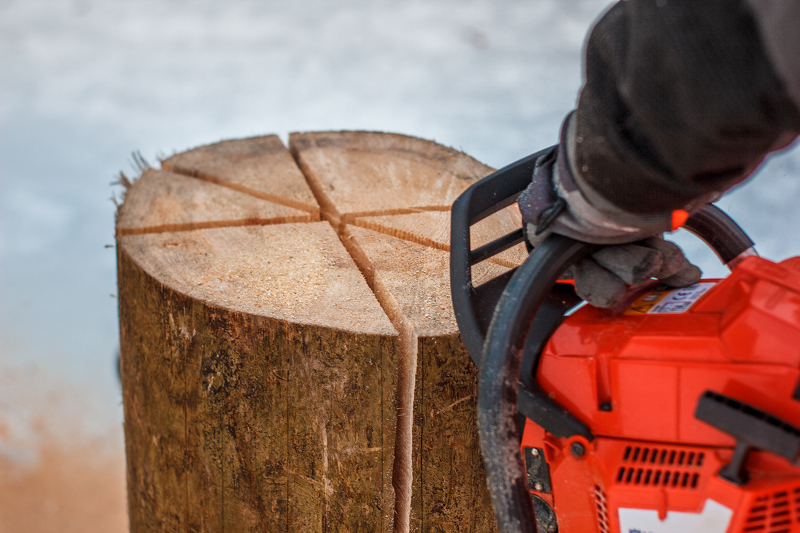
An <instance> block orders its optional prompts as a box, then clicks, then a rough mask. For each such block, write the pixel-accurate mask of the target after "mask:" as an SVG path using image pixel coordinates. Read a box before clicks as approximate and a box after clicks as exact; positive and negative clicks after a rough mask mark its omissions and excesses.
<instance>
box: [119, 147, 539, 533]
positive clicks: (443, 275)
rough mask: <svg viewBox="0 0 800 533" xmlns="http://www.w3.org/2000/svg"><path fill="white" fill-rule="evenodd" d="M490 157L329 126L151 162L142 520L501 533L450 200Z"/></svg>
mask: <svg viewBox="0 0 800 533" xmlns="http://www.w3.org/2000/svg"><path fill="white" fill-rule="evenodd" d="M490 171H491V169H489V168H488V167H486V166H484V165H482V164H480V163H478V162H477V161H475V160H473V159H471V158H470V157H468V156H466V155H464V154H462V153H459V152H456V151H454V150H451V149H448V148H445V147H442V146H440V145H437V144H435V143H432V142H430V141H424V140H420V139H415V138H411V137H405V136H401V135H392V134H380V133H364V132H329V133H302V134H292V135H291V137H290V146H289V150H287V149H286V148H285V147H284V146H283V144H282V143H281V141H280V139H279V138H278V137H276V136H267V137H256V138H252V139H244V140H237V141H225V142H222V143H218V144H214V145H209V146H205V147H201V148H197V149H194V150H191V151H188V152H185V153H182V154H178V155H175V156H173V157H171V158H169V159H167V160H165V161H163V162H162V165H161V170H152V169H151V170H147V171H146V172H144V173H143V175H142V176H141V177H140V178H139V179H138V180H137V181H136V182H135V183H134V184H133V186H132V187H131V188H130V189H129V190H128V191H127V194H126V198H125V202H124V204H123V205H122V206H121V207H120V209H119V212H118V216H117V241H118V246H117V249H118V264H119V297H120V298H119V301H120V331H121V363H122V364H121V369H122V379H123V398H124V406H125V435H126V449H127V458H128V459H127V460H128V495H129V507H130V521H131V531H133V532H139V531H237V532H238V531H282V532H285V531H290V532H306V531H309V532H338V531H342V532H345V531H347V532H357V531H375V532H388V531H396V532H400V533H404V532H406V531H425V532H427V531H491V530H493V529H494V519H493V515H492V510H491V503H490V501H489V498H488V493H487V490H486V484H485V481H484V478H483V475H484V474H483V468H482V463H481V458H480V452H479V446H478V439H477V430H476V426H475V400H476V384H477V371H476V369H475V368H474V365H472V363H471V362H470V360H469V356H468V354H467V352H466V350H465V348H464V346H463V343H462V342H461V340H460V338H459V336H458V331H457V327H456V324H455V319H454V316H453V310H452V303H451V301H450V296H449V279H448V277H449V276H448V254H447V249H448V246H447V243H448V240H449V206H450V205H451V204H452V202H453V200H454V199H455V198H456V197H457V196H458V195H459V194H460V193H461V192H462V191H463V190H465V189H466V188H467V187H468V186H469V185H470V184H471V183H473V182H474V181H476V180H477V179H478V178H480V177H483V176H484V175H486V174H488V173H489V172H490ZM515 209H516V208H513V207H512V208H509V209H507V210H506V211H504V212H503V213H502V215H501V216H499V217H493V220H492V221H491V222H488V223H486V224H483V225H482V226H481V227H479V228H478V229H476V230H475V232H474V234H473V239H474V240H475V242H476V244H480V243H481V242H485V241H487V240H488V239H490V238H492V237H493V236H499V235H500V234H502V233H505V232H506V231H508V230H509V229H511V228H513V227H516V225H518V224H519V220H518V217H519V214H518V211H516V210H515ZM523 256H524V253H523V251H521V250H520V249H519V248H516V249H512V250H509V251H507V252H505V253H504V254H503V255H502V257H499V258H496V259H494V260H493V261H487V262H484V263H482V264H481V265H480V266H479V267H476V269H475V272H474V275H475V276H477V277H478V278H487V277H493V276H495V275H497V274H498V273H501V272H504V271H505V270H507V269H508V268H509V267H513V266H514V265H515V264H518V263H519V262H520V261H521V260H522V258H523Z"/></svg>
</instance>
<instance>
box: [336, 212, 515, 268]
mask: <svg viewBox="0 0 800 533" xmlns="http://www.w3.org/2000/svg"><path fill="white" fill-rule="evenodd" d="M402 214H406V213H402ZM346 216H347V215H345V216H343V217H342V222H343V223H344V222H345V217H346ZM349 223H350V224H351V225H353V226H358V227H360V228H364V229H368V230H372V231H377V232H378V233H383V234H384V235H390V236H392V237H397V238H398V239H402V240H404V241H408V242H413V243H415V244H421V245H422V246H428V247H430V248H435V249H437V250H442V251H444V252H450V246H449V245H447V244H444V243H441V242H437V241H435V240H433V239H429V238H427V237H423V236H421V235H418V234H416V233H411V232H410V231H405V230H401V229H397V228H392V227H390V226H385V225H383V224H378V223H377V222H372V221H368V220H363V219H361V218H356V219H353V220H352V221H350V222H349ZM488 261H489V262H490V263H494V264H496V265H500V266H502V267H506V268H516V267H517V266H518V265H517V264H515V263H513V262H511V261H508V260H506V259H503V258H502V257H497V256H495V257H490V258H489V259H488Z"/></svg>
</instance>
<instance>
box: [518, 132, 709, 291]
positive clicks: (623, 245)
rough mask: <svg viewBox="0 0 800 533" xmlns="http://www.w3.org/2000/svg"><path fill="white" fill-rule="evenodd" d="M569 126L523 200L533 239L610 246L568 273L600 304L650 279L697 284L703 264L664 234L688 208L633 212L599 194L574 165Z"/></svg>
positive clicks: (544, 158)
mask: <svg viewBox="0 0 800 533" xmlns="http://www.w3.org/2000/svg"><path fill="white" fill-rule="evenodd" d="M569 127H570V117H567V120H566V121H565V126H564V128H563V130H562V138H561V143H560V144H559V145H558V146H557V147H554V149H553V150H551V151H550V152H548V153H547V154H545V155H544V156H542V157H541V158H540V159H539V160H538V161H537V162H536V166H535V168H534V171H533V180H532V182H531V185H530V186H529V187H528V188H527V189H526V190H525V191H524V192H523V193H522V194H521V195H520V197H519V199H518V203H519V207H520V211H521V212H522V218H523V221H524V222H525V224H526V233H527V236H528V240H530V242H531V244H533V246H536V245H538V244H540V243H541V242H542V241H544V239H545V238H546V237H547V236H548V235H549V234H550V233H558V234H561V235H565V236H567V237H571V238H573V239H576V240H579V241H583V242H589V243H595V244H604V245H607V246H604V247H602V248H600V250H598V251H597V252H595V253H594V254H592V256H591V257H589V258H587V259H585V260H583V261H582V262H580V263H578V264H577V265H575V266H573V267H571V268H570V271H568V272H566V273H565V276H567V277H572V278H573V279H574V280H575V288H576V292H577V294H578V296H580V297H581V298H583V299H585V300H587V301H588V302H589V303H590V304H592V305H594V306H596V307H611V306H613V305H614V304H615V303H617V302H618V301H619V300H620V299H621V298H622V297H623V296H624V294H625V292H626V290H627V286H630V285H637V284H639V283H642V282H645V281H647V280H649V279H650V278H657V279H659V280H660V281H662V282H664V283H665V284H667V285H671V286H673V287H685V286H687V285H691V284H693V283H696V282H697V281H698V280H699V279H700V276H701V274H702V272H701V271H700V269H699V268H697V267H696V266H694V265H692V264H691V263H689V262H688V261H687V260H686V258H685V257H684V255H683V252H682V251H681V249H680V248H678V246H676V245H675V244H673V243H671V242H668V241H665V240H664V239H663V238H662V237H661V235H662V234H663V233H664V232H665V231H672V230H673V229H675V226H676V225H678V226H679V225H682V223H683V222H685V220H686V218H687V217H688V212H687V211H681V212H674V213H655V214H650V215H641V214H634V213H628V212H625V211H623V210H621V209H619V208H617V207H616V206H613V205H611V204H610V203H609V202H607V201H606V200H605V199H603V198H602V197H601V196H599V195H598V194H597V193H594V192H593V191H592V189H591V188H590V187H589V186H588V185H587V184H585V183H581V182H582V180H581V178H580V175H579V174H578V173H577V172H574V171H573V169H572V168H571V166H570V164H569V159H570V158H569V156H568V153H569V152H570V145H571V144H572V145H573V146H574V142H572V139H571V138H570V131H569ZM697 207H700V206H697Z"/></svg>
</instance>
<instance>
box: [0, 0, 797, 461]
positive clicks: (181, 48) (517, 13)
mask: <svg viewBox="0 0 800 533" xmlns="http://www.w3.org/2000/svg"><path fill="white" fill-rule="evenodd" d="M608 4H609V3H608V2H607V1H605V0H527V1H523V0H439V1H437V2H426V1H421V0H408V1H404V2H398V1H396V0H371V1H366V0H340V1H337V2H329V1H325V0H269V1H245V0H236V1H229V2H215V1H211V0H196V1H188V0H170V1H163V0H161V1H155V0H139V1H136V2H112V1H110V0H109V1H91V0H72V1H68V0H25V1H22V0H16V1H14V0H0V66H1V67H2V70H0V72H2V74H1V75H0V302H2V304H1V305H0V373H2V374H5V375H6V376H9V375H15V376H17V375H25V376H28V378H27V381H25V382H19V381H15V382H14V383H13V384H11V383H8V382H9V379H10V378H8V377H6V378H3V377H0V419H3V418H4V417H6V414H7V413H10V412H11V411H14V412H15V413H18V412H19V411H20V410H23V411H24V410H25V409H36V407H35V406H34V404H35V403H36V402H34V401H32V400H30V398H32V397H36V398H40V399H42V400H41V402H40V403H41V405H46V404H47V400H46V398H47V397H48V394H51V393H52V392H53V389H65V390H71V391H80V393H79V394H80V395H83V396H84V397H85V398H89V400H85V401H84V400H80V401H78V400H75V403H74V404H71V403H70V402H71V401H72V400H70V399H69V397H64V398H62V399H60V400H59V402H60V403H62V404H63V405H65V406H67V407H65V409H67V410H68V407H69V406H70V405H74V406H76V407H75V412H74V416H75V421H76V423H78V424H80V425H85V426H86V427H87V431H89V432H94V433H102V432H111V433H113V434H115V435H117V436H119V435H120V434H121V433H120V427H121V421H122V411H121V407H120V404H121V398H120V393H119V384H118V379H117V376H116V374H115V373H116V361H115V360H116V351H117V344H118V330H117V317H116V312H117V309H116V305H117V303H116V300H115V298H114V297H113V296H114V293H115V292H116V287H115V284H116V277H115V276H116V274H115V261H116V258H115V251H114V249H113V248H111V247H106V246H105V245H107V244H112V243H113V242H114V239H113V233H114V226H113V214H114V205H113V203H112V202H111V200H110V198H111V196H112V194H114V193H115V191H117V192H118V188H116V189H115V188H114V187H112V186H111V185H110V183H111V182H113V181H115V179H116V178H115V176H116V174H117V173H118V172H119V170H120V169H122V170H124V171H125V172H126V173H128V174H129V175H130V174H132V173H133V172H132V171H131V161H132V160H131V156H130V154H131V152H132V151H133V150H140V151H141V153H142V154H143V155H144V156H145V158H147V159H149V160H151V161H153V160H155V159H156V158H157V157H158V156H159V155H164V154H170V153H172V152H173V151H182V150H185V149H187V148H190V147H193V146H197V145H200V144H206V143H210V142H214V141H217V140H220V139H223V138H234V137H245V136H250V135H255V134H263V133H279V134H281V135H282V136H283V138H284V139H285V138H286V136H287V134H288V133H289V132H290V131H304V130H326V129H367V130H383V131H393V132H400V133H406V134H411V135H417V136H420V137H424V138H429V139H435V140H436V141H438V142H441V143H443V144H445V145H449V146H453V147H456V148H459V149H461V150H464V151H465V152H467V153H469V154H470V155H472V156H474V157H476V158H477V159H479V160H481V161H483V162H485V163H487V164H489V165H492V166H495V167H499V166H503V165H504V164H506V163H509V162H511V161H514V160H516V159H518V158H520V157H522V156H524V155H527V154H529V153H531V152H533V151H535V150H537V149H540V148H542V147H544V146H547V145H550V144H553V143H554V142H555V141H556V139H557V134H558V129H559V126H560V122H561V120H562V118H563V116H564V115H565V114H566V113H567V112H568V111H569V110H570V109H571V108H572V107H573V106H574V103H575V99H576V94H577V90H578V88H579V87H580V83H581V66H580V52H581V48H582V45H583V41H584V38H585V34H586V31H587V29H588V28H589V26H590V24H591V23H592V21H593V20H594V19H595V18H596V17H597V16H599V14H600V13H601V12H602V11H603V10H604V9H605V8H606V7H607V5H608ZM799 177H800V151H798V150H797V149H794V150H790V151H787V152H786V153H783V154H782V155H779V156H776V157H773V158H772V160H771V161H770V162H769V163H768V164H767V165H765V166H764V168H763V169H762V170H761V171H760V176H759V177H758V178H757V179H755V180H752V181H751V182H749V183H748V184H746V185H744V186H742V187H740V188H739V189H738V190H736V191H735V192H733V193H731V194H729V195H727V196H726V197H725V198H724V199H723V200H722V201H721V202H720V205H721V206H723V207H724V208H726V209H727V210H728V211H729V212H730V213H731V214H732V215H733V216H734V217H735V218H736V219H738V220H739V222H740V223H741V224H742V226H743V227H744V228H745V229H746V230H748V232H749V233H750V234H751V236H752V237H753V238H754V240H755V241H756V243H757V246H758V250H759V251H760V253H761V254H762V255H764V256H766V257H770V258H773V259H783V258H786V257H789V256H792V255H795V254H798V253H800V239H798V238H797V236H796V234H795V233H794V229H795V228H797V227H798V226H800V210H798V209H796V205H798V203H800V179H798V178H799ZM680 242H681V243H684V244H685V243H689V244H688V245H687V250H689V252H690V255H691V256H692V257H693V258H696V259H698V261H699V264H700V266H701V267H702V268H703V269H704V270H705V271H707V273H708V274H710V275H714V276H718V275H724V269H722V268H721V267H720V266H719V265H718V264H717V262H716V259H715V258H714V257H713V256H712V255H711V254H710V253H708V252H707V251H705V250H703V249H702V248H703V246H702V245H699V244H691V242H690V240H688V239H684V238H681V239H680ZM4 369H5V370H4ZM14 369H16V370H14ZM19 369H27V370H24V371H22V370H19ZM11 370H14V371H13V372H12V371H11ZM4 380H5V381H4ZM3 383H5V386H2V385H3ZM12 385H13V386H12ZM23 388H24V389H25V390H26V394H24V395H22V396H24V397H25V398H27V400H25V401H26V402H27V403H24V404H23V403H21V402H22V400H20V399H18V397H19V395H17V394H16V393H14V392H13V391H18V392H19V391H20V390H22V389H23ZM76 394H77V393H76ZM67 396H69V395H67ZM86 402H88V405H90V406H91V408H89V411H90V412H91V413H93V414H92V415H91V417H89V418H91V422H87V420H86V418H87V415H85V414H83V413H85V412H86V409H87V408H85V405H86ZM78 405H80V406H83V407H80V410H78V407H77V406H78ZM7 418H8V417H7ZM11 418H14V419H15V420H23V421H24V420H27V419H28V418H26V416H20V415H18V414H17V415H14V417H11ZM1 436H2V435H0V437H1ZM119 439H121V437H119ZM119 439H118V441H119V442H120V444H119V446H121V440H119ZM4 450H7V446H6V447H3V446H0V458H1V457H2V456H8V457H16V456H17V455H18V454H17V455H14V453H11V452H7V451H4ZM15 453H16V452H15ZM23 455H24V454H23Z"/></svg>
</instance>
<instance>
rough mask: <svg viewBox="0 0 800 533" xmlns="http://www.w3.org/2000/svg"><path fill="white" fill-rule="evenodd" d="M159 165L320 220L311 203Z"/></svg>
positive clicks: (184, 169)
mask: <svg viewBox="0 0 800 533" xmlns="http://www.w3.org/2000/svg"><path fill="white" fill-rule="evenodd" d="M161 166H162V168H163V170H166V171H169V172H174V173H175V174H181V175H183V176H188V177H190V178H196V179H199V180H203V181H207V182H209V183H214V184H215V185H219V186H221V187H227V188H228V189H233V190H234V191H238V192H241V193H244V194H248V195H250V196H254V197H256V198H260V199H261V200H267V201H268V202H272V203H275V204H279V205H283V206H286V207H292V208H294V209H300V210H301V211H306V212H308V213H310V214H311V218H312V221H314V222H316V221H319V220H320V209H319V207H318V206H316V205H311V204H307V203H305V202H299V201H297V200H292V199H291V198H285V197H283V196H277V195H275V194H270V193H268V192H264V191H259V190H256V189H252V188H250V187H247V186H245V185H241V184H239V183H236V182H234V181H230V180H226V179H224V178H220V177H218V176H214V175H213V174H208V173H206V172H202V171H200V170H192V169H187V168H183V167H180V166H177V165H173V164H172V163H169V162H167V161H164V162H162V164H161Z"/></svg>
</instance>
